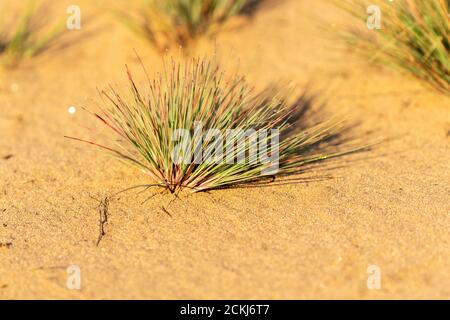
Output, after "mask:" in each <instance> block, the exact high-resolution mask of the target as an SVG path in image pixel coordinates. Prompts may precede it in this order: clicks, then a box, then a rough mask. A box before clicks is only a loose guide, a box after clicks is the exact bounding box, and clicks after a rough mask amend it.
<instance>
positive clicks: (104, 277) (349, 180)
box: [0, 0, 450, 299]
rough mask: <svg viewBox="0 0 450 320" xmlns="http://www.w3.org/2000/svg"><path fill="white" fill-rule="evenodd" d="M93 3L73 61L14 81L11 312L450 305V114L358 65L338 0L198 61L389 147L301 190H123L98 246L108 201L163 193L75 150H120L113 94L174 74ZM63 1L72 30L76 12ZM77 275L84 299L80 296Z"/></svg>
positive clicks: (313, 4)
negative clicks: (280, 89) (334, 28)
mask: <svg viewBox="0 0 450 320" xmlns="http://www.w3.org/2000/svg"><path fill="white" fill-rule="evenodd" d="M77 2H78V3H79V5H80V7H81V9H82V14H83V16H82V17H83V19H84V18H86V24H83V27H82V29H81V30H80V31H76V32H78V34H76V35H75V36H74V37H73V40H71V44H70V46H68V47H66V48H64V49H63V50H58V51H53V52H47V53H44V54H43V55H41V56H38V57H37V58H35V59H33V60H30V61H28V62H26V63H24V64H22V65H21V67H20V68H18V69H15V70H8V71H1V73H0V134H1V136H0V298H2V299H17V298H26V299H34V298H38V299H47V298H58V299H59V298H64V299H72V298H73V299H104V298H113V299H119V298H130V299H134V298H152V299H162V298H170V299H222V298H224V299H227V298H235V299H241V298H242V299H247V298H256V299H272V298H279V299H303V298H313V299H324V298H331V299H336V298H351V299H354V298H361V299H371V298H374V299H381V298H387V299H391V298H396V299H397V298H447V299H448V298H450V255H449V253H450V237H449V230H450V216H449V214H450V201H449V200H450V173H449V167H450V160H449V159H450V149H449V147H450V108H449V107H450V101H449V99H448V98H445V97H443V96H442V95H439V94H437V93H435V92H433V91H432V90H429V89H428V88H424V87H422V86H421V85H420V83H418V82H416V81H415V80H413V79H410V78H408V77H407V76H406V77H405V76H402V75H399V74H397V73H395V72H392V71H390V70H387V69H384V68H375V67H371V66H369V65H368V64H367V62H366V61H362V60H360V59H359V58H358V57H357V56H354V55H353V54H352V53H351V52H349V51H346V50H342V46H341V45H340V43H339V40H338V39H333V36H332V35H331V36H330V34H328V33H327V31H326V29H327V28H328V27H329V26H331V25H332V24H333V23H336V22H337V21H340V20H342V18H343V17H342V16H341V13H340V12H339V11H338V10H336V9H335V8H334V7H332V6H330V5H329V4H328V3H327V2H326V1H322V0H321V1H319V0H318V1H310V0H282V1H278V3H276V4H274V5H268V6H263V7H262V8H260V10H258V12H256V14H255V15H254V16H253V17H252V18H251V19H243V18H236V19H234V20H233V21H231V22H230V23H229V24H228V25H227V26H226V28H225V29H224V30H223V31H222V32H220V33H219V34H218V36H217V37H216V39H215V40H213V41H208V40H205V39H204V40H201V41H200V42H199V44H198V46H197V49H196V50H194V51H195V52H194V54H198V55H208V56H210V55H215V56H216V57H217V59H218V60H219V62H220V63H221V65H222V66H223V67H224V68H225V69H228V70H237V71H238V72H240V73H242V74H245V75H246V78H247V80H248V81H249V82H250V83H251V84H252V85H254V86H256V87H257V88H262V87H265V86H267V85H270V84H272V83H281V82H284V81H289V82H290V83H292V84H294V85H296V86H297V88H300V90H302V88H305V86H306V85H307V84H311V85H310V88H311V89H310V90H311V91H312V92H313V93H314V94H316V95H317V96H318V97H319V100H323V101H326V105H325V107H324V109H323V110H324V111H323V112H324V114H327V115H334V114H339V115H340V116H348V117H349V118H351V119H353V120H356V121H358V122H359V123H360V126H359V127H357V128H355V129H354V131H353V132H352V133H351V134H352V136H354V137H358V136H359V137H360V139H361V140H362V141H365V140H366V141H368V142H369V141H372V140H374V139H385V142H383V143H382V144H380V145H378V146H377V147H375V148H373V150H372V151H370V152H365V153H362V154H356V155H351V156H347V157H344V158H341V159H340V160H339V162H337V163H335V165H333V166H330V165H328V166H326V167H323V166H320V165H319V166H316V167H314V168H313V169H312V170H311V171H309V172H307V173H305V174H304V175H302V176H300V178H301V180H298V179H297V182H295V183H291V182H290V181H289V180H283V179H282V180H278V181H276V182H275V183H273V184H269V185H267V186H264V187H258V188H238V189H226V190H216V191H212V192H210V193H196V194H190V195H186V194H181V195H180V198H176V197H174V196H173V195H171V194H167V193H163V194H161V193H160V192H159V191H160V190H155V189H149V190H147V191H146V192H143V193H138V191H139V190H133V191H129V192H126V193H123V194H121V195H120V198H114V199H111V202H110V204H109V208H108V222H107V223H106V224H105V235H104V237H103V238H102V240H101V241H100V243H99V244H98V246H97V245H96V242H97V238H98V235H99V212H98V205H99V202H98V200H101V199H103V198H105V197H107V196H108V195H111V194H113V193H115V192H117V191H120V190H122V189H125V188H127V187H131V186H134V185H139V184H145V183H150V182H151V181H148V180H147V179H146V177H145V176H144V175H142V174H140V172H137V171H136V170H135V169H133V168H129V167H127V166H125V165H124V164H122V163H119V162H116V161H114V160H112V159H111V158H109V157H108V156H106V155H105V154H104V153H102V152H100V150H98V149H96V148H94V147H91V146H88V145H85V144H82V143H78V142H74V141H70V140H68V139H65V138H64V135H69V136H76V137H80V138H87V139H94V140H96V141H99V142H105V143H108V142H109V141H110V140H108V138H111V137H112V135H111V133H110V132H109V131H108V130H107V129H105V128H102V126H101V123H99V122H98V121H96V120H95V119H93V117H92V116H90V115H89V114H88V113H87V112H83V111H82V107H87V108H89V109H95V107H96V106H97V105H99V104H100V101H101V100H100V98H99V95H98V93H97V88H100V89H101V88H104V87H106V86H107V85H108V84H112V85H113V86H116V87H118V88H120V89H123V91H124V92H126V90H127V87H126V86H127V79H126V73H125V64H127V65H128V66H129V67H130V69H131V70H132V71H133V72H134V73H136V74H137V77H138V78H139V74H141V68H140V66H139V62H138V60H137V59H136V57H135V53H134V50H133V49H136V50H137V51H138V52H139V55H140V56H141V57H142V59H143V61H144V64H145V65H146V67H147V68H148V69H149V72H150V73H153V72H156V71H157V70H160V69H161V66H162V60H161V57H160V56H159V55H158V54H157V53H156V52H155V51H154V50H153V49H152V48H151V47H150V46H149V45H148V44H147V43H146V42H145V41H143V40H142V39H140V38H138V37H136V35H135V34H133V33H130V32H129V30H128V29H127V28H125V27H124V26H123V25H122V24H121V23H119V22H118V21H117V20H116V19H115V18H114V16H112V15H111V14H110V13H108V12H107V10H108V4H109V3H112V2H113V1H106V0H105V1H102V2H101V4H98V2H96V1H88V0H79V1H77ZM53 3H54V4H53V5H52V6H54V8H53V9H54V10H52V12H54V13H55V14H59V15H60V16H62V17H65V15H66V13H65V8H66V7H67V5H69V4H71V3H72V1H66V0H59V1H54V2H53ZM84 21H85V20H83V23H84ZM74 32H75V31H74ZM71 36H72V35H71ZM322 98H323V99H322ZM70 106H76V108H77V112H76V113H75V114H73V115H71V114H69V113H68V112H67V110H68V108H69V107H70ZM329 176H332V179H330V178H328V177H329ZM152 195H154V196H153V197H151V198H149V197H150V196H152ZM70 265H77V266H79V268H80V271H81V290H70V289H68V288H67V286H66V282H67V278H68V273H67V268H68V266H70ZM370 266H377V267H378V268H379V270H380V272H381V288H380V289H378V290H370V289H369V288H368V286H367V280H368V277H369V276H370V274H369V273H368V272H367V271H368V268H369V267H370Z"/></svg>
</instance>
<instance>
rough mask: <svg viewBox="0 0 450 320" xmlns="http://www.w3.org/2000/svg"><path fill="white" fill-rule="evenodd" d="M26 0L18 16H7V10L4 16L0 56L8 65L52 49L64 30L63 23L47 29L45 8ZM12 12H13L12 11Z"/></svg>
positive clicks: (2, 15)
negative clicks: (11, 17)
mask: <svg viewBox="0 0 450 320" xmlns="http://www.w3.org/2000/svg"><path fill="white" fill-rule="evenodd" d="M24 2H25V4H24V5H20V6H19V9H18V12H17V14H18V15H17V16H16V18H14V19H10V17H8V18H7V17H5V14H6V11H3V10H2V11H3V12H1V15H0V59H1V62H2V63H3V65H4V66H7V67H13V66H16V65H17V64H18V63H19V62H20V61H21V60H22V59H24V58H30V57H33V56H36V55H38V54H40V53H42V52H43V51H45V50H47V49H49V48H50V47H51V46H52V45H53V42H54V41H55V40H56V39H57V38H58V36H59V35H60V34H61V33H62V32H63V30H64V26H63V25H61V24H59V25H57V26H56V27H53V28H47V24H46V23H45V22H44V20H45V12H44V11H43V9H44V7H42V6H38V5H37V4H36V1H34V0H27V1H24ZM0 9H1V5H0ZM8 15H11V12H10V11H9V10H8Z"/></svg>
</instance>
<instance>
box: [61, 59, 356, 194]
mask: <svg viewBox="0 0 450 320" xmlns="http://www.w3.org/2000/svg"><path fill="white" fill-rule="evenodd" d="M144 70H145V69H144ZM165 70H166V71H165V72H164V73H163V74H162V75H159V76H157V77H156V78H154V79H150V78H149V77H148V76H147V79H148V85H147V86H145V87H146V89H145V90H146V92H144V89H143V88H139V87H138V86H137V84H136V82H135V81H134V80H133V77H132V76H131V73H130V72H129V71H128V78H129V83H130V94H129V95H128V96H123V95H122V96H121V95H119V94H118V93H117V92H116V91H115V90H113V89H108V90H107V91H103V92H102V95H103V96H104V97H105V98H106V99H105V102H106V103H107V105H108V107H107V108H105V109H101V111H100V112H98V113H93V115H94V116H95V117H96V118H97V119H98V120H100V121H101V123H102V124H104V125H105V126H107V127H108V128H109V129H111V130H112V131H113V132H114V133H115V135H117V137H118V142H117V143H118V146H116V147H113V146H106V145H101V144H99V143H96V142H91V141H86V140H81V139H78V138H72V139H75V140H80V141H84V142H87V143H89V144H92V145H95V146H98V147H100V148H102V149H104V150H106V151H108V152H109V153H110V154H112V155H113V156H114V157H116V158H118V159H119V160H122V161H124V162H126V163H128V164H131V165H133V166H135V167H137V168H139V169H140V170H141V171H142V172H144V173H145V174H146V175H147V176H148V178H149V179H150V181H151V182H152V184H154V185H157V186H161V187H164V188H167V189H168V190H170V191H171V192H176V191H180V190H183V189H187V190H189V191H193V192H196V191H203V190H208V189H214V188H221V187H226V186H231V185H236V184H243V183H250V182H257V181H259V180H260V179H264V178H267V177H274V176H276V175H287V174H295V173H299V172H302V171H303V170H305V169H306V168H307V167H308V166H309V165H311V164H313V163H316V162H320V161H324V160H326V159H329V158H333V157H337V156H341V155H344V154H348V153H350V152H355V151H359V150H361V149H362V148H360V147H358V148H347V149H346V150H344V151H342V150H338V149H340V148H339V147H338V145H336V144H335V143H330V141H331V140H332V139H333V138H335V137H336V136H337V135H338V134H339V133H340V132H341V130H342V129H343V125H342V123H341V122H339V121H334V120H329V121H325V122H322V123H318V124H314V125H309V126H305V125H304V119H303V116H302V115H303V112H304V109H303V106H302V103H303V102H302V100H299V101H298V104H289V103H288V102H287V99H286V96H285V95H284V94H283V93H282V91H283V90H281V91H279V90H275V89H270V90H265V91H263V92H260V93H256V94H255V93H253V91H252V89H251V88H250V87H249V86H248V85H247V84H246V82H245V81H244V79H243V78H242V77H240V76H233V77H226V76H225V75H224V73H223V72H222V71H221V70H220V69H219V67H218V66H217V65H216V64H215V63H213V62H210V61H208V60H200V59H193V60H191V61H190V62H186V63H177V62H174V61H172V63H171V64H167V63H166V67H165ZM145 74H147V72H145ZM199 124H201V128H200V129H201V130H199V127H200V125H199ZM179 129H184V132H185V133H186V132H187V133H189V135H177V130H179ZM271 130H278V131H276V132H275V131H271ZM199 132H201V134H199ZM249 133H250V134H249ZM265 133H266V134H265ZM69 138H70V137H69ZM264 146H267V149H264ZM199 154H200V155H201V156H200V158H197V155H199Z"/></svg>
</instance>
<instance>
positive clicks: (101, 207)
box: [96, 197, 109, 246]
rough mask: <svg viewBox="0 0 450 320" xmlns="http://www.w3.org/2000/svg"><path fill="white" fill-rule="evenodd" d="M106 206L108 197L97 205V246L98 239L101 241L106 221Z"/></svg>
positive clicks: (107, 205)
mask: <svg viewBox="0 0 450 320" xmlns="http://www.w3.org/2000/svg"><path fill="white" fill-rule="evenodd" d="M108 207H109V198H108V197H106V198H105V199H103V200H102V201H100V204H99V206H98V213H99V214H100V217H99V234H98V239H97V243H96V245H97V246H98V245H99V244H100V241H102V238H103V236H104V235H105V234H106V233H105V224H106V223H107V222H108Z"/></svg>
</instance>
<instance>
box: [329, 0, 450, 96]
mask: <svg viewBox="0 0 450 320" xmlns="http://www.w3.org/2000/svg"><path fill="white" fill-rule="evenodd" d="M335 2H336V3H337V4H338V5H339V6H341V7H342V8H344V9H345V10H346V11H347V12H349V13H351V14H352V15H353V16H355V17H357V18H358V19H360V20H361V22H362V24H361V26H362V27H363V28H364V26H365V24H366V20H367V13H366V8H367V6H368V5H369V4H372V2H367V1H357V0H346V1H335ZM376 4H377V5H378V6H379V7H380V9H381V29H380V30H372V31H369V30H367V29H366V30H367V31H366V32H364V33H361V31H360V30H358V29H356V28H354V27H349V28H347V29H346V31H345V32H344V33H343V35H344V37H345V38H346V40H347V41H348V42H349V43H350V44H351V45H352V46H355V47H356V48H357V49H358V52H360V53H362V54H363V55H365V56H367V57H370V59H372V60H373V61H376V62H381V63H384V64H387V65H389V66H392V67H394V68H397V69H400V70H402V71H403V72H404V73H407V74H410V75H413V76H414V77H415V78H417V79H420V80H422V81H423V82H425V83H426V84H428V85H429V86H432V87H434V88H435V89H437V90H438V91H440V92H442V93H444V94H447V95H450V16H449V14H450V0H429V1H428V0H426V1H424V0H395V1H392V2H390V1H378V2H377V3H376Z"/></svg>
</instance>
